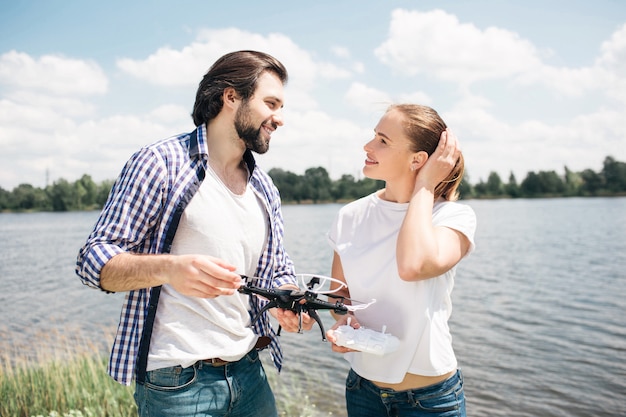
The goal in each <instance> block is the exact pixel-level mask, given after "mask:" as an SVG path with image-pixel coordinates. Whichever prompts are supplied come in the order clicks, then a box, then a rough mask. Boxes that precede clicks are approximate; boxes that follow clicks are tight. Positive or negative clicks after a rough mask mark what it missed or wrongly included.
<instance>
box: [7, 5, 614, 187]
mask: <svg viewBox="0 0 626 417" xmlns="http://www.w3.org/2000/svg"><path fill="white" fill-rule="evenodd" d="M240 49H255V50H260V51H264V52H267V53H270V54H272V55H274V56H275V57H276V58H278V59H279V60H281V61H282V62H283V63H284V64H285V66H286V67H287V69H288V71H289V77H290V78H289V82H288V84H287V85H286V88H285V98H286V101H285V108H284V110H283V117H284V120H285V125H284V126H283V127H280V128H279V129H278V130H277V131H276V132H275V133H274V135H273V136H272V141H271V144H270V150H269V152H268V153H267V154H265V155H262V156H259V157H258V158H257V160H258V163H259V165H260V166H261V167H262V168H263V169H265V170H266V171H267V170H270V169H271V168H282V169H284V170H286V171H291V172H293V173H296V174H299V175H302V174H304V172H305V171H306V169H308V168H314V167H324V168H325V169H326V170H327V171H328V173H329V175H330V177H331V178H332V179H338V178H340V177H341V176H342V175H344V174H349V175H352V176H354V177H355V178H356V179H360V178H362V177H363V176H362V171H361V170H362V167H363V165H364V160H365V152H364V151H363V145H364V144H365V143H366V142H368V141H369V140H370V139H371V138H372V136H373V129H374V127H375V125H376V123H377V122H378V120H379V119H380V117H381V116H382V114H383V112H384V111H385V109H386V108H387V107H388V105H389V104H392V103H401V102H411V103H418V104H424V105H427V106H430V107H432V108H434V109H435V110H437V111H438V112H439V114H440V115H441V116H442V117H443V119H444V121H445V122H446V123H447V125H448V126H449V127H450V128H451V129H452V131H453V132H454V133H455V134H456V136H457V137H458V138H459V140H460V144H461V149H462V151H463V154H464V157H465V161H466V173H467V176H468V179H469V182H470V183H472V184H476V183H478V182H479V181H481V180H482V181H486V180H487V178H488V176H489V174H490V173H492V172H496V173H497V174H498V175H499V176H500V177H501V179H502V180H503V181H505V182H506V181H508V178H509V176H510V174H514V175H515V176H516V179H517V181H518V183H519V182H521V181H522V180H523V179H524V178H525V177H526V175H527V174H528V172H531V171H533V172H539V171H556V172H557V173H558V174H559V175H561V174H563V173H564V172H565V171H564V170H565V167H567V168H568V169H569V170H572V171H582V170H584V169H592V170H594V171H596V172H598V171H600V170H601V169H602V166H603V161H604V159H605V158H606V157H607V156H611V157H613V158H615V159H617V160H618V161H626V2H624V1H623V0H596V1H593V2H590V1H588V0H584V1H583V0H526V1H515V0H473V1H460V0H457V1H447V0H388V1H376V0H333V1H328V0H316V1H293V0H289V1H277V0H274V1H273V0H267V1H236V0H231V1H227V2H214V1H213V2H212V1H207V0H199V1H195V0H177V1H176V2H173V1H163V0H154V1H142V0H137V1H128V0H123V1H119V0H109V1H106V2H102V1H100V2H95V1H91V0H80V1H79V0H63V1H52V0H31V1H23V0H12V1H7V0H4V1H2V3H1V5H0V187H2V188H4V189H6V190H12V189H13V188H14V187H16V186H17V185H19V184H23V183H26V184H31V185H33V186H35V187H42V188H43V187H45V186H46V185H51V184H53V183H54V182H55V181H58V180H60V179H65V180H67V181H70V182H73V181H75V180H77V179H79V178H80V177H82V176H83V175H84V174H87V175H90V176H91V177H92V178H93V180H94V181H96V182H101V181H104V180H112V179H115V178H116V177H117V175H118V174H119V172H120V170H121V168H122V166H123V164H124V163H125V162H126V160H127V159H128V158H129V157H130V156H131V155H132V154H133V153H134V152H135V151H136V150H138V149H139V148H140V147H141V146H144V145H146V144H149V143H151V142H154V141H156V140H159V139H161V138H165V137H169V136H173V135H176V134H179V133H183V132H189V131H192V130H193V129H194V125H193V121H192V119H191V116H190V113H191V110H192V107H193V102H194V99H195V92H196V89H197V86H198V82H199V81H200V79H201V78H202V76H203V75H204V73H205V72H206V71H207V70H208V68H209V67H210V65H211V64H212V63H213V62H214V61H215V60H216V59H217V58H219V57H220V56H221V55H223V54H225V53H227V52H231V51H234V50H240Z"/></svg>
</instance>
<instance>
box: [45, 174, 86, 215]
mask: <svg viewBox="0 0 626 417" xmlns="http://www.w3.org/2000/svg"><path fill="white" fill-rule="evenodd" d="M47 191H48V195H49V196H50V202H51V203H52V210H54V211H70V210H76V209H77V201H78V198H77V193H76V187H74V185H72V184H70V183H69V182H68V181H67V180H65V179H63V178H61V179H59V180H58V181H55V182H54V183H52V185H51V186H49V187H48V188H47Z"/></svg>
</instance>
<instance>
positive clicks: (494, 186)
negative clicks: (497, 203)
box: [486, 171, 502, 197]
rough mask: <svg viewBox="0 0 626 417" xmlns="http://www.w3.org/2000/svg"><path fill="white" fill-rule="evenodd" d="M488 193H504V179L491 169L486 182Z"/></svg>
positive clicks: (493, 194)
mask: <svg viewBox="0 0 626 417" xmlns="http://www.w3.org/2000/svg"><path fill="white" fill-rule="evenodd" d="M486 189H487V194H488V195H490V196H494V197H496V196H500V195H502V180H501V179H500V176H499V175H498V173H497V172H494V171H491V172H490V173H489V177H487V184H486Z"/></svg>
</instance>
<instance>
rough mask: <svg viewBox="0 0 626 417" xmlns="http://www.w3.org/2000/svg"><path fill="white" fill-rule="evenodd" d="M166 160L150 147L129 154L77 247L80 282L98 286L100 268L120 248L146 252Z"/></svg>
mask: <svg viewBox="0 0 626 417" xmlns="http://www.w3.org/2000/svg"><path fill="white" fill-rule="evenodd" d="M165 178H166V172H165V162H164V161H163V158H161V157H160V156H159V155H156V154H154V153H153V152H152V151H151V150H150V149H147V148H144V149H141V150H140V151H138V152H137V153H136V154H134V155H133V156H132V158H131V159H129V161H128V162H127V163H126V165H125V166H124V168H123V170H122V172H121V173H120V176H119V177H118V179H117V180H116V181H115V184H114V185H113V188H112V189H111V192H110V194H109V197H108V199H107V202H106V204H105V206H104V208H103V210H102V213H101V214H100V217H99V218H98V221H97V222H96V225H95V226H94V229H93V231H92V232H91V234H90V235H89V237H88V238H87V241H86V243H85V245H84V246H83V247H82V248H81V249H80V250H79V252H78V257H77V260H76V274H77V275H78V276H79V278H80V279H81V281H82V282H83V284H85V285H87V286H90V287H94V288H100V289H101V287H100V272H101V271H102V268H103V267H104V265H106V263H107V262H108V261H109V260H110V259H111V258H113V257H114V256H115V255H118V254H120V253H123V252H134V253H149V252H150V249H151V247H152V246H153V245H152V244H151V242H150V237H153V236H154V228H155V224H156V223H157V222H158V221H160V217H161V216H160V213H161V211H162V207H163V188H164V187H163V184H164V181H166V179H165Z"/></svg>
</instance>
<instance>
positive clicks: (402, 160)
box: [363, 110, 414, 181]
mask: <svg viewBox="0 0 626 417" xmlns="http://www.w3.org/2000/svg"><path fill="white" fill-rule="evenodd" d="M403 123H404V115H403V114H402V113H400V112H399V111H397V110H390V111H388V112H387V113H385V114H384V115H383V117H382V118H381V119H380V121H379V122H378V124H377V125H376V127H375V128H374V133H375V134H374V138H373V139H372V140H370V141H369V142H367V143H366V144H365V146H364V147H363V149H364V150H365V152H366V159H365V166H364V167H363V174H364V175H365V176H366V177H368V178H372V179H375V180H383V181H392V180H394V179H397V178H399V177H404V176H406V175H409V174H410V172H411V162H412V160H413V155H414V152H412V151H411V150H410V141H409V139H408V137H407V136H406V135H405V133H404V130H403V128H402V125H403Z"/></svg>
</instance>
